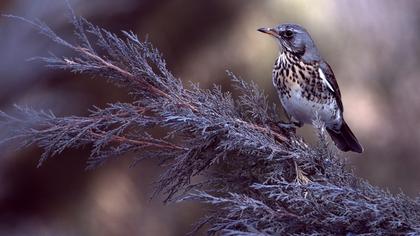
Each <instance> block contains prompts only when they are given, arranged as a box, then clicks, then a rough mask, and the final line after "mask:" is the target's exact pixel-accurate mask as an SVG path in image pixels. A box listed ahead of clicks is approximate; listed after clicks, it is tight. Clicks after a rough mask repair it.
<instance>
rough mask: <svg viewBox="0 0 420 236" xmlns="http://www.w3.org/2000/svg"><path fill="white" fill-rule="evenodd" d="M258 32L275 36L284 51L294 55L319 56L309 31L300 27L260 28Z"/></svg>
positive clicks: (286, 25) (285, 25)
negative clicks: (307, 54)
mask: <svg viewBox="0 0 420 236" xmlns="http://www.w3.org/2000/svg"><path fill="white" fill-rule="evenodd" d="M258 31H260V32H263V33H266V34H269V35H271V36H273V37H274V38H276V40H278V42H279V44H280V45H281V47H282V48H283V50H286V51H287V52H290V53H292V54H294V55H297V56H303V55H305V53H310V54H316V55H318V51H317V49H316V47H315V44H314V41H313V40H312V38H311V36H310V35H309V33H308V31H306V29H305V28H303V27H302V26H300V25H297V24H281V25H278V26H276V27H274V28H260V29H258Z"/></svg>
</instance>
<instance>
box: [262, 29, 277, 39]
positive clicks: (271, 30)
mask: <svg viewBox="0 0 420 236" xmlns="http://www.w3.org/2000/svg"><path fill="white" fill-rule="evenodd" d="M258 31H260V32H262V33H266V34H269V35H272V36H274V37H276V38H278V37H279V33H278V32H277V30H275V29H273V28H259V29H258Z"/></svg>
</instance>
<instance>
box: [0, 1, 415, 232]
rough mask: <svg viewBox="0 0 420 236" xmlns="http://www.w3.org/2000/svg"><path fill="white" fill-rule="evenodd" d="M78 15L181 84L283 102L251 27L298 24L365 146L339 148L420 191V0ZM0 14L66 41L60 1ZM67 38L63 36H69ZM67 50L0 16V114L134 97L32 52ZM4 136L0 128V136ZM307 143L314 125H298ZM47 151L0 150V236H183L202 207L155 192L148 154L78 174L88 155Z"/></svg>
mask: <svg viewBox="0 0 420 236" xmlns="http://www.w3.org/2000/svg"><path fill="white" fill-rule="evenodd" d="M70 4H71V5H72V6H73V8H74V9H75V11H76V12H77V14H79V15H82V16H84V17H86V18H87V19H88V20H90V21H92V22H94V23H95V24H98V25H100V26H103V27H105V28H107V29H109V30H111V31H114V32H119V31H120V30H130V29H131V30H133V31H134V32H136V33H137V34H138V35H140V36H146V35H148V37H149V39H150V40H151V41H152V42H153V43H154V44H155V46H156V47H158V48H159V49H160V50H161V52H162V53H163V54H164V56H165V58H166V59H167V62H168V64H169V67H170V68H171V70H172V71H173V72H174V74H175V75H177V76H178V77H180V78H181V79H182V80H184V81H189V80H191V81H194V82H200V84H201V85H202V86H203V87H209V86H211V85H212V84H214V83H215V84H222V86H223V87H224V88H229V85H228V79H227V76H226V74H225V70H226V69H230V70H232V71H233V72H235V73H236V74H237V75H240V76H241V77H242V78H244V79H246V80H253V81H255V82H257V83H258V85H259V86H260V87H261V88H263V89H264V90H265V91H266V93H267V94H268V95H269V98H270V100H272V101H274V102H277V103H278V100H277V95H276V92H275V90H274V89H273V87H272V85H271V68H272V64H273V62H274V59H275V57H276V56H277V53H278V47H277V45H276V43H275V42H274V40H273V39H270V38H269V37H267V35H263V34H261V33H259V32H257V31H256V29H257V28H259V27H263V26H274V25H275V24H277V23H284V22H295V23H299V24H301V25H303V26H305V27H306V28H307V29H308V30H309V32H310V33H311V34H312V37H313V38H314V40H315V41H316V43H317V45H318V47H319V49H320V51H321V52H322V55H323V56H324V58H325V59H326V60H327V61H328V62H329V63H330V64H331V66H332V68H333V70H334V72H335V74H336V77H337V79H338V83H339V85H340V88H341V92H342V94H343V101H344V105H345V109H346V111H345V116H346V118H347V121H348V123H349V124H350V126H351V127H352V129H353V131H354V132H355V133H356V135H357V136H358V137H359V139H360V141H361V142H362V143H363V145H364V147H365V153H363V154H362V155H353V154H347V153H346V154H344V155H343V156H345V157H348V159H349V162H350V167H351V168H353V169H354V171H355V172H356V173H357V174H359V175H360V176H362V177H364V178H366V179H367V180H368V181H369V182H370V183H372V184H374V185H377V186H380V187H382V188H385V189H389V190H390V191H391V192H392V193H399V192H404V193H406V194H407V195H409V196H411V197H417V196H418V193H419V192H420V171H419V167H420V78H419V76H420V40H419V36H420V27H419V25H420V2H419V1H416V0H406V1H393V0H386V1H383V0H381V1H380V0H376V1H374V0H368V1H365V0H342V1H333V0H322V1H321V0H319V1H304V0H290V1H281V0H266V1H257V0H254V1H249V0H212V1H204V0H202V1H197V0H120V1H114V0H90V1H82V0H70ZM0 12H2V13H11V14H15V15H19V16H24V17H27V18H30V19H33V18H39V19H41V20H42V21H45V22H47V23H48V24H49V25H50V26H51V27H52V28H53V29H55V30H57V32H59V33H60V34H61V35H63V36H64V37H65V38H67V39H70V38H71V37H72V36H71V33H72V28H71V26H70V25H69V24H68V23H67V19H66V8H65V3H64V1H57V0H2V1H0ZM70 41H71V40H70ZM49 51H51V52H54V53H55V54H56V55H68V54H66V53H68V51H66V50H65V49H63V48H60V47H57V46H56V45H54V44H52V43H51V42H50V41H49V40H48V39H46V38H44V37H42V36H40V35H38V34H37V32H36V30H34V29H33V28H31V27H29V26H28V25H27V24H23V23H21V22H18V21H16V20H10V19H6V18H0V109H1V110H4V111H10V110H12V106H13V104H21V105H29V106H32V107H35V108H39V109H50V110H52V111H53V112H55V113H56V114H57V115H86V114H88V113H87V110H88V109H89V108H91V107H92V106H93V105H97V106H105V105H106V104H107V103H109V102H116V101H121V102H125V101H127V102H128V101H130V98H129V97H128V96H127V91H126V90H124V89H121V88H116V87H114V86H112V85H110V84H107V83H106V82H104V81H103V80H100V79H91V78H86V77H84V76H80V75H73V74H71V73H68V72H62V71H51V70H48V69H46V68H45V67H43V65H42V64H41V63H39V62H28V61H27V59H28V58H31V57H34V56H44V55H47V53H48V52H49ZM0 132H1V131H0ZM299 133H301V134H302V135H303V136H304V137H305V139H307V140H309V142H312V143H314V142H315V141H314V135H313V129H312V128H311V127H305V128H303V129H301V130H299ZM40 154H41V151H40V150H39V149H37V148H34V147H33V148H28V149H26V150H21V151H19V152H18V153H12V152H11V151H10V150H8V149H7V147H1V148H0V235H162V236H166V235H184V234H185V233H187V232H188V231H189V230H190V229H191V225H192V224H193V223H194V222H195V220H196V219H197V218H198V217H199V216H201V215H203V213H204V211H205V206H202V205H196V204H169V205H163V204H162V202H161V200H162V199H159V198H155V199H150V196H151V193H152V191H153V180H154V179H156V177H157V176H158V175H159V168H158V167H157V164H156V162H153V161H148V162H143V163H141V164H139V165H137V166H135V167H133V168H129V167H128V163H129V156H124V157H122V158H120V159H117V160H114V161H112V162H109V163H108V164H107V165H105V166H104V167H101V168H99V169H97V170H94V171H84V166H85V161H86V159H87V157H88V155H89V152H88V150H69V151H66V152H65V153H63V154H62V155H61V156H60V157H57V158H54V159H51V160H49V161H47V162H46V163H45V164H44V165H43V166H42V167H41V168H38V169H37V168H36V164H37V161H38V158H39V156H40Z"/></svg>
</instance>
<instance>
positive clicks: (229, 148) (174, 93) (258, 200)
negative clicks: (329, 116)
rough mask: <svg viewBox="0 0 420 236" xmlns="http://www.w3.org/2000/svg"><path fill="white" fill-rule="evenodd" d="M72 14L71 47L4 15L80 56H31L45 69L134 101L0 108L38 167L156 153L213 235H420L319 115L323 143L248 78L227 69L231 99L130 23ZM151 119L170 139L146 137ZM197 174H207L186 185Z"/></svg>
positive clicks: (405, 207)
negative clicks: (72, 157)
mask: <svg viewBox="0 0 420 236" xmlns="http://www.w3.org/2000/svg"><path fill="white" fill-rule="evenodd" d="M70 13H71V14H70V19H71V22H72V24H73V25H74V27H75V35H76V37H77V40H78V42H77V43H75V44H72V43H69V42H67V41H66V40H65V39H63V38H61V37H60V36H58V35H57V34H56V33H54V31H53V30H51V29H50V28H49V27H48V26H47V25H46V24H44V23H42V22H40V21H29V20H26V19H24V18H20V17H15V16H8V17H10V18H17V19H20V20H23V21H26V22H28V23H30V24H31V25H33V26H34V27H35V28H37V29H38V30H39V31H40V32H41V33H42V34H43V35H45V36H47V37H49V38H50V39H51V40H52V41H54V42H56V43H58V44H60V45H62V46H64V47H67V48H69V49H71V50H72V51H73V52H74V53H75V56H74V57H59V56H54V55H53V56H51V57H43V58H38V59H40V60H42V61H44V62H45V63H46V65H47V66H48V67H51V68H55V69H64V70H69V71H72V72H75V73H83V74H88V75H92V76H94V77H97V78H103V79H106V80H108V81H110V82H112V83H114V84H115V85H118V86H120V87H123V88H126V89H127V90H128V91H129V92H130V94H131V95H132V97H133V102H131V103H113V104H109V105H108V106H107V107H104V108H98V107H94V108H93V109H92V110H91V111H90V116H87V117H79V116H70V117H56V116H55V115H54V114H53V113H51V112H43V111H36V110H33V109H30V108H26V107H17V110H18V113H17V114H16V115H13V116H11V115H9V114H6V113H4V112H1V113H0V124H1V126H3V127H1V128H2V129H3V130H6V131H7V132H6V131H5V132H4V135H2V137H3V143H6V142H7V143H15V144H17V145H18V148H20V147H25V146H28V145H32V144H33V145H37V146H39V147H40V148H42V149H43V150H44V152H43V154H42V157H41V159H40V162H39V165H41V164H42V163H43V162H44V161H45V160H46V159H47V158H49V157H52V156H56V155H59V154H60V153H61V152H62V151H63V150H65V149H68V148H79V147H82V146H83V147H89V148H91V154H90V157H89V159H88V165H87V166H88V168H94V167H97V166H98V165H101V164H103V163H104V162H105V161H107V160H109V159H110V158H113V157H118V156H121V155H122V154H125V153H133V154H134V156H135V159H134V163H137V162H139V161H141V160H142V159H144V158H154V159H158V160H160V161H161V163H162V168H164V172H163V174H162V176H161V177H160V179H159V180H158V183H157V187H156V193H160V194H163V196H166V201H173V200H177V201H186V200H197V201H201V202H205V203H208V204H210V205H212V206H213V207H212V208H211V211H210V212H208V214H206V215H207V216H206V218H205V219H203V220H201V221H200V222H202V223H203V224H204V223H205V224H208V232H209V233H210V234H222V235H398V234H400V235H416V234H420V204H419V201H415V200H412V199H409V198H407V197H405V196H404V195H402V194H401V195H392V194H390V193H388V192H386V191H383V190H381V189H378V188H376V187H373V186H371V185H369V184H368V183H366V182H365V181H363V180H361V179H359V178H358V177H356V176H354V175H353V173H352V172H350V171H348V170H346V169H345V165H344V164H343V162H342V161H341V160H340V159H339V158H338V157H337V154H336V153H335V152H333V151H331V150H330V149H329V147H328V143H327V139H326V137H325V127H324V126H323V124H322V122H319V121H314V125H315V126H316V127H317V130H318V136H319V140H320V141H319V145H317V146H316V147H310V146H309V145H307V144H306V143H305V142H304V141H303V140H302V139H301V138H300V137H298V136H296V135H295V133H294V132H293V131H294V130H293V129H284V128H280V127H282V126H279V125H277V123H278V121H279V120H278V117H277V116H276V111H275V108H274V106H271V105H269V104H268V102H267V99H266V97H265V95H264V93H263V92H262V91H261V90H260V89H259V88H258V86H257V85H255V84H254V83H247V82H245V81H243V80H241V79H240V78H238V77H236V76H235V75H233V74H232V73H230V72H229V73H228V76H229V77H230V78H231V82H232V83H233V84H234V88H235V89H236V90H237V92H238V93H239V95H238V96H233V95H232V94H231V93H229V92H223V91H222V89H221V88H220V87H218V86H214V87H213V88H212V89H202V88H200V87H199V86H198V85H196V84H191V86H188V88H187V87H185V86H184V85H183V83H182V82H181V81H180V80H179V79H177V78H176V77H175V76H174V75H172V73H171V72H170V71H169V70H168V68H167V66H166V63H165V60H164V59H163V58H162V55H161V54H160V53H159V52H158V50H157V49H156V48H154V47H153V46H152V44H151V43H150V42H148V41H147V40H146V41H142V40H140V39H139V38H138V37H137V36H136V35H134V34H133V33H132V32H125V31H123V32H122V34H123V37H122V38H121V37H119V36H117V35H116V34H114V33H111V32H109V31H106V30H104V29H102V28H100V27H97V26H95V25H93V24H91V23H90V22H88V21H87V20H85V19H84V18H81V17H77V16H75V15H74V13H73V12H72V11H71V10H70ZM156 127H160V128H161V129H162V132H165V133H166V135H163V136H154V135H151V134H150V133H152V132H150V131H151V129H154V128H156ZM148 131H149V132H148ZM194 176H202V177H203V178H198V179H200V181H198V180H197V181H193V182H192V181H191V179H192V177H194ZM198 226H200V224H199V225H198Z"/></svg>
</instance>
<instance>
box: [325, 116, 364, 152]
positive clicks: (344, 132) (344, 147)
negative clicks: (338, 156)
mask: <svg viewBox="0 0 420 236" xmlns="http://www.w3.org/2000/svg"><path fill="white" fill-rule="evenodd" d="M327 131H328V133H329V134H330V136H331V139H332V140H333V141H334V143H335V145H336V146H337V147H338V149H340V150H341V151H343V152H348V151H353V152H358V153H362V152H363V147H362V145H360V143H359V141H358V140H357V138H356V136H354V134H353V132H351V130H350V128H349V126H348V125H347V123H346V122H345V121H344V120H343V123H342V125H341V128H340V130H332V129H329V128H327Z"/></svg>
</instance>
